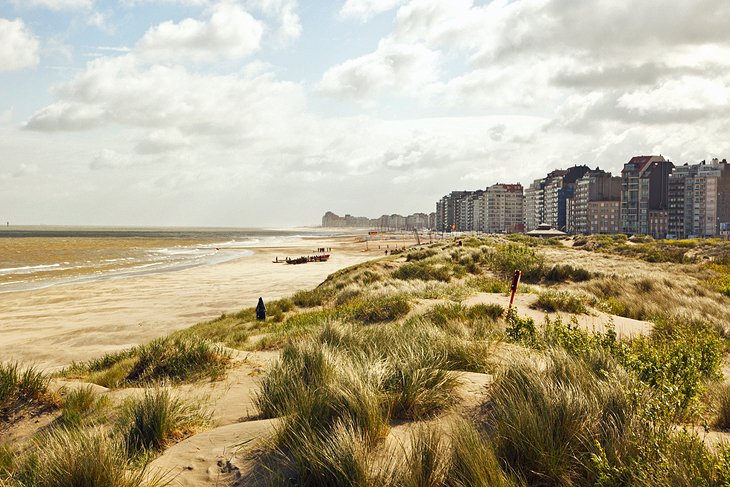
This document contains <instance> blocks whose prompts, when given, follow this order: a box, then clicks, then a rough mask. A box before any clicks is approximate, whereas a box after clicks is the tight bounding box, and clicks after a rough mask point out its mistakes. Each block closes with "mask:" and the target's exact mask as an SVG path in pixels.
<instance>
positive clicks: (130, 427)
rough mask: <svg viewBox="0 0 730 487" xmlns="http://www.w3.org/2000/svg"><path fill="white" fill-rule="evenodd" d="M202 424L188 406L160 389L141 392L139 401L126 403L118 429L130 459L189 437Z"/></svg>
mask: <svg viewBox="0 0 730 487" xmlns="http://www.w3.org/2000/svg"><path fill="white" fill-rule="evenodd" d="M205 421H206V419H205V417H204V416H203V415H202V414H201V413H200V412H199V411H198V410H197V409H196V408H195V407H193V406H192V405H191V404H187V403H185V402H184V401H182V400H181V399H180V398H178V397H177V396H175V395H173V394H172V393H171V392H170V391H169V390H168V389H163V388H160V389H153V390H149V389H148V390H145V392H144V395H143V396H142V397H141V398H139V399H135V400H131V401H129V402H128V403H127V404H126V405H125V407H124V411H123V413H122V416H121V418H120V420H119V425H118V428H119V431H120V432H121V436H122V437H123V438H124V442H125V445H126V449H127V452H128V453H129V454H130V455H131V456H134V455H137V454H139V453H141V452H144V451H147V450H160V449H162V448H163V447H165V446H167V445H168V444H170V443H173V442H175V441H179V440H181V439H183V438H185V437H187V436H190V434H192V433H193V432H194V430H195V429H196V428H197V427H199V426H201V425H202V424H204V423H205Z"/></svg>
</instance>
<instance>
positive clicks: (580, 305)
mask: <svg viewBox="0 0 730 487" xmlns="http://www.w3.org/2000/svg"><path fill="white" fill-rule="evenodd" d="M585 300H586V298H585V297H584V296H578V295H576V294H573V293H571V292H568V291H555V290H553V289H548V290H547V291H542V292H540V294H538V296H537V301H536V302H535V307H537V308H541V309H544V310H545V311H548V312H553V311H565V312H566V313H573V314H587V313H588V308H587V307H586V305H585Z"/></svg>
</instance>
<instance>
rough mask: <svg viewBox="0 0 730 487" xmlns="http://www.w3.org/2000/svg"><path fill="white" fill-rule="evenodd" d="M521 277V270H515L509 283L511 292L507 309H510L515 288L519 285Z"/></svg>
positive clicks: (515, 291)
mask: <svg viewBox="0 0 730 487" xmlns="http://www.w3.org/2000/svg"><path fill="white" fill-rule="evenodd" d="M521 278H522V271H515V274H514V275H513V276H512V284H511V285H510V291H511V292H512V295H511V296H510V298H509V308H508V310H509V311H511V310H512V303H513V302H514V300H515V294H516V293H517V288H518V287H519V285H520V279H521Z"/></svg>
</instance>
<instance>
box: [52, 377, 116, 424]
mask: <svg viewBox="0 0 730 487" xmlns="http://www.w3.org/2000/svg"><path fill="white" fill-rule="evenodd" d="M108 405H109V399H108V398H107V397H105V396H99V395H97V394H96V393H95V392H94V390H93V388H92V387H91V386H85V387H79V388H77V389H74V390H72V391H70V392H68V393H66V395H65V396H64V397H63V407H62V409H61V423H62V424H63V425H64V426H66V427H73V426H82V425H85V424H87V423H92V422H93V418H94V416H96V415H98V414H99V413H100V412H101V411H103V409H104V408H105V407H107V406H108Z"/></svg>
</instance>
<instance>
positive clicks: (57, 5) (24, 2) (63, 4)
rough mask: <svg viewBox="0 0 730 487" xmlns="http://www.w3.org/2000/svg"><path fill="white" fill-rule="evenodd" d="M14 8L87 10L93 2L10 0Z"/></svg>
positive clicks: (78, 0)
mask: <svg viewBox="0 0 730 487" xmlns="http://www.w3.org/2000/svg"><path fill="white" fill-rule="evenodd" d="M12 2H13V4H14V5H15V6H16V7H39V8H47V9H50V10H73V9H88V8H91V7H92V6H93V5H94V0H12Z"/></svg>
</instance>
